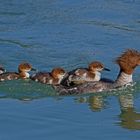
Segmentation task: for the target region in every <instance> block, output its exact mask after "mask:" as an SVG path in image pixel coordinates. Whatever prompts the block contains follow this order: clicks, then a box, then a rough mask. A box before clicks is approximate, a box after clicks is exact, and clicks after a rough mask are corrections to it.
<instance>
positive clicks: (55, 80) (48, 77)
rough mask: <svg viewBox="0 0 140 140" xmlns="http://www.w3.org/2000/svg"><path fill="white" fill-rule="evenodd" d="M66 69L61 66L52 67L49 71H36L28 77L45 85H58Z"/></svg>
mask: <svg viewBox="0 0 140 140" xmlns="http://www.w3.org/2000/svg"><path fill="white" fill-rule="evenodd" d="M65 75H66V71H65V70H64V69H63V68H61V67H56V68H53V69H52V71H51V72H38V73H36V74H34V75H32V76H31V77H30V79H31V80H33V81H36V82H40V83H43V84H47V85H59V84H60V83H61V81H62V79H63V78H64V77H65Z"/></svg>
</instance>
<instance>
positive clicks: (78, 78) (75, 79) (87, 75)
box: [62, 61, 110, 86]
mask: <svg viewBox="0 0 140 140" xmlns="http://www.w3.org/2000/svg"><path fill="white" fill-rule="evenodd" d="M103 70H105V71H110V69H108V68H105V67H104V65H103V64H102V63H101V62H99V61H93V62H91V63H90V64H89V66H88V68H77V69H75V70H72V71H70V72H69V74H68V76H67V77H66V78H65V79H64V80H63V81H62V84H64V85H66V86H71V85H79V84H83V83H86V82H93V81H99V80H100V79H101V72H102V71H103Z"/></svg>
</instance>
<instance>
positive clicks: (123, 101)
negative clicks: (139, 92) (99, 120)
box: [119, 94, 140, 130]
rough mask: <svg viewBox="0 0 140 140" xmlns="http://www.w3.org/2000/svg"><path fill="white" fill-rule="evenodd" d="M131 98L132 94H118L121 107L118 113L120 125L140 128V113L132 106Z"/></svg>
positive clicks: (132, 100)
mask: <svg viewBox="0 0 140 140" xmlns="http://www.w3.org/2000/svg"><path fill="white" fill-rule="evenodd" d="M133 98H134V97H133V94H128V95H120V96H119V101H120V108H121V114H120V115H119V118H120V120H121V122H120V125H121V126H122V127H123V128H127V129H132V130H140V113H139V112H136V110H135V108H134V99H133Z"/></svg>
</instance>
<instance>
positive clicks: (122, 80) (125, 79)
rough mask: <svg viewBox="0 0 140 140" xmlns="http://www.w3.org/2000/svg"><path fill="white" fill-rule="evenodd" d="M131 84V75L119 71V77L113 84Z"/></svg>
mask: <svg viewBox="0 0 140 140" xmlns="http://www.w3.org/2000/svg"><path fill="white" fill-rule="evenodd" d="M131 82H133V79H132V74H127V73H125V72H123V71H121V70H120V72H119V75H118V77H117V79H116V81H115V83H116V84H117V85H119V86H123V85H126V84H128V83H131Z"/></svg>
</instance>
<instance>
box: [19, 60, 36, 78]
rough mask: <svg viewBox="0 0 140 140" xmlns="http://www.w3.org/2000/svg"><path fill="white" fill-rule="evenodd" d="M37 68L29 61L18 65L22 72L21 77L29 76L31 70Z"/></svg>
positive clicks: (20, 72)
mask: <svg viewBox="0 0 140 140" xmlns="http://www.w3.org/2000/svg"><path fill="white" fill-rule="evenodd" d="M32 70H35V69H34V68H32V65H31V64H29V63H21V64H20V65H19V66H18V71H19V74H20V77H21V78H23V79H25V78H29V76H30V75H29V73H28V72H29V71H32Z"/></svg>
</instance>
